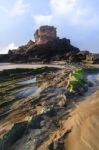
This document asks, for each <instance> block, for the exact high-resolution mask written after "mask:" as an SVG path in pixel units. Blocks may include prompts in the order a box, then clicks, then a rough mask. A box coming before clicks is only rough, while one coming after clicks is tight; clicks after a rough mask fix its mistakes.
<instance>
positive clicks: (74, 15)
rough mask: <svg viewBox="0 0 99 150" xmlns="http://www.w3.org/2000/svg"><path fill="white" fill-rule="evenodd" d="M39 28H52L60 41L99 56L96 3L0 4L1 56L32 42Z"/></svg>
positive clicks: (30, 0) (14, 0)
mask: <svg viewBox="0 0 99 150" xmlns="http://www.w3.org/2000/svg"><path fill="white" fill-rule="evenodd" d="M41 25H53V26H55V27H56V28H57V34H58V36H59V37H60V38H64V37H66V38H69V39H70V40H71V44H72V45H74V46H76V47H78V48H80V49H81V50H90V51H91V52H97V53H99V0H8V1H7V0H0V53H7V52H8V50H9V49H16V48H17V47H18V46H21V45H24V44H26V43H27V42H28V41H29V40H33V39H34V32H35V30H36V29H37V28H38V27H39V26H41Z"/></svg>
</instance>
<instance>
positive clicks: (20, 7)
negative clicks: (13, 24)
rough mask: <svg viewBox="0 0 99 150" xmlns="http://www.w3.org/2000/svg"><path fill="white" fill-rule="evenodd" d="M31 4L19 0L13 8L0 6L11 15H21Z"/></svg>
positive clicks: (0, 8)
mask: <svg viewBox="0 0 99 150" xmlns="http://www.w3.org/2000/svg"><path fill="white" fill-rule="evenodd" d="M28 8H29V4H28V3H25V2H24V0H17V1H16V2H15V3H14V5H13V6H11V8H9V9H8V8H7V7H4V6H0V10H1V11H2V12H4V13H5V14H7V15H9V16H10V17H15V16H21V15H23V14H25V12H26V11H27V10H28Z"/></svg>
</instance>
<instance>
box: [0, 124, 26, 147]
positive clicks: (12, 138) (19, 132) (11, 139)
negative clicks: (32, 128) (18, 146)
mask: <svg viewBox="0 0 99 150" xmlns="http://www.w3.org/2000/svg"><path fill="white" fill-rule="evenodd" d="M27 127H28V123H27V122H22V123H16V124H15V125H14V126H13V127H12V129H11V130H10V131H9V132H8V133H7V134H5V135H4V137H3V139H2V140H1V141H0V148H1V149H0V150H10V147H11V146H12V145H13V144H14V143H15V142H16V141H17V140H19V139H20V138H21V137H22V136H23V134H24V133H25V131H26V129H27Z"/></svg>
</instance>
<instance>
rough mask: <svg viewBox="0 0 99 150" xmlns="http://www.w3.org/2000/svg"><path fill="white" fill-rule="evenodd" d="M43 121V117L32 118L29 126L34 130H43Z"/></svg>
mask: <svg viewBox="0 0 99 150" xmlns="http://www.w3.org/2000/svg"><path fill="white" fill-rule="evenodd" d="M42 120H43V115H42V114H40V115H35V116H33V117H32V119H31V121H30V123H29V126H30V128H32V129H40V128H41V121H42Z"/></svg>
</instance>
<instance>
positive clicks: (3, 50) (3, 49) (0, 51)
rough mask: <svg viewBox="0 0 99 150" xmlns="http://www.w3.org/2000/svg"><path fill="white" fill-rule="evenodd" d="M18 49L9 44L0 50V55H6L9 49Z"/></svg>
mask: <svg viewBox="0 0 99 150" xmlns="http://www.w3.org/2000/svg"><path fill="white" fill-rule="evenodd" d="M17 48H18V47H17V46H16V45H15V44H14V43H10V44H8V45H7V46H5V47H3V48H0V54H6V53H8V51H9V50H11V49H17Z"/></svg>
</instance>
